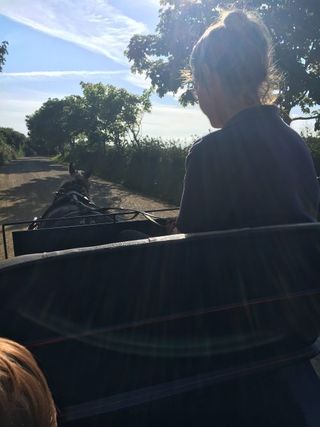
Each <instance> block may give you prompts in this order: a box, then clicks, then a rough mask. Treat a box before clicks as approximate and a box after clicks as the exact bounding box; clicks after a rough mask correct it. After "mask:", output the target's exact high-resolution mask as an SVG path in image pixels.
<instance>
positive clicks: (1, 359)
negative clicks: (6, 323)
mask: <svg viewBox="0 0 320 427" xmlns="http://www.w3.org/2000/svg"><path fill="white" fill-rule="evenodd" d="M0 420H1V421H0V424H1V427H9V426H10V427H18V426H19V427H20V426H24V427H56V425H57V421H56V409H55V405H54V402H53V399H52V396H51V393H50V390H49V387H48V385H47V382H46V379H45V377H44V375H43V374H42V372H41V370H40V368H39V367H38V365H37V363H36V361H35V359H34V357H33V356H32V354H31V353H30V352H29V351H28V350H27V349H26V348H25V347H23V346H22V345H20V344H17V343H16V342H13V341H10V340H7V339H4V338H0Z"/></svg>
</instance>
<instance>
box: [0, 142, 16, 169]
mask: <svg viewBox="0 0 320 427" xmlns="http://www.w3.org/2000/svg"><path fill="white" fill-rule="evenodd" d="M15 158H16V152H15V150H14V149H13V148H12V147H10V145H8V144H6V143H5V142H4V140H3V139H2V138H1V137H0V166H1V165H3V164H5V163H7V162H9V161H10V160H13V159H15Z"/></svg>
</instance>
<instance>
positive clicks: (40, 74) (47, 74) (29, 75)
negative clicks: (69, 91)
mask: <svg viewBox="0 0 320 427" xmlns="http://www.w3.org/2000/svg"><path fill="white" fill-rule="evenodd" d="M121 74H128V71H127V70H111V71H98V70H97V71H87V70H68V71H26V72H17V73H6V72H3V73H1V74H0V80H1V79H3V78H4V79H9V78H18V79H46V78H49V79H50V78H64V77H90V76H101V77H108V76H113V75H121Z"/></svg>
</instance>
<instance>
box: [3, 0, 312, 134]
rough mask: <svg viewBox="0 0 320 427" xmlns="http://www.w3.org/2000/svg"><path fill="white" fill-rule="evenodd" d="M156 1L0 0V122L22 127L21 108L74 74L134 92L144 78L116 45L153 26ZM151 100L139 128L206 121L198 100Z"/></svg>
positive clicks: (66, 91) (69, 89)
mask: <svg viewBox="0 0 320 427" xmlns="http://www.w3.org/2000/svg"><path fill="white" fill-rule="evenodd" d="M158 8H159V0H29V1H26V0H0V41H2V40H7V41H8V42H9V47H8V50H9V55H8V56H7V61H6V64H5V66H4V68H3V73H0V99H1V101H0V126H8V127H12V128H14V129H16V130H18V131H20V132H24V133H27V129H26V126H25V116H26V115H27V114H32V113H33V112H34V111H35V110H36V109H37V108H39V107H40V106H41V104H42V103H43V102H45V101H46V100H47V99H48V98H62V97H64V96H66V95H71V94H80V93H81V91H80V85H79V82H80V81H81V80H83V81H86V82H100V81H101V82H102V83H105V84H107V83H109V84H114V85H116V86H119V87H124V88H126V89H128V90H129V91H132V92H134V93H141V92H142V90H143V89H144V88H145V87H148V82H146V81H145V80H144V78H143V77H142V76H138V75H134V74H132V73H131V72H130V64H129V63H128V60H127V58H126V57H125V56H124V54H123V51H124V49H125V48H126V46H127V45H128V42H129V40H130V37H131V36H132V35H133V34H136V33H140V34H142V33H150V32H153V31H154V28H155V26H156V24H157V22H158ZM152 103H153V108H152V112H151V113H150V114H146V115H145V117H144V119H143V123H142V132H143V133H144V134H148V135H152V136H162V137H164V138H182V139H184V138H187V139H188V140H189V139H190V138H191V137H192V136H193V135H203V134H205V133H206V132H207V131H208V130H209V129H210V124H209V121H208V120H207V118H206V117H205V116H204V115H203V114H202V113H201V112H200V110H199V108H198V107H190V108H187V109H185V108H182V107H180V106H179V104H178V102H177V101H176V99H175V98H174V97H173V96H170V95H169V96H166V97H165V98H162V99H160V98H158V97H157V96H156V95H154V96H153V98H152ZM295 126H296V127H297V128H298V129H301V128H303V127H304V126H305V124H304V123H303V122H299V123H297V122H296V123H295Z"/></svg>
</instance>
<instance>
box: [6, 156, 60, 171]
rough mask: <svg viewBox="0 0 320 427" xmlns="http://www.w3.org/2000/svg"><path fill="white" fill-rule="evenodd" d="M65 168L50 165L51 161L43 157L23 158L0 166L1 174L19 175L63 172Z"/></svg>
mask: <svg viewBox="0 0 320 427" xmlns="http://www.w3.org/2000/svg"><path fill="white" fill-rule="evenodd" d="M65 170H66V167H65V166H64V165H60V164H59V163H52V160H51V159H47V158H43V157H24V158H22V159H19V160H12V161H11V162H10V164H8V165H4V166H1V170H0V173H1V174H5V175H7V174H21V173H34V172H50V171H65Z"/></svg>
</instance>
